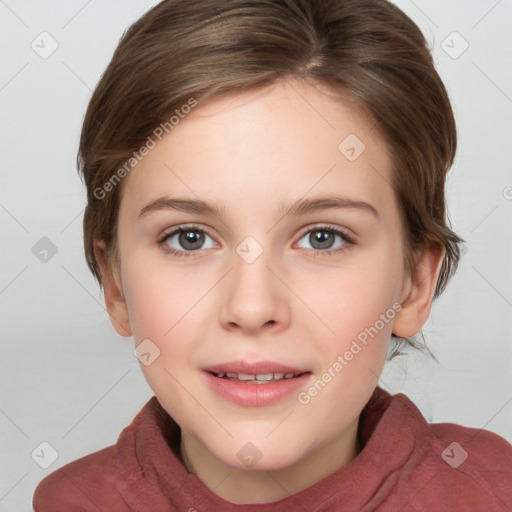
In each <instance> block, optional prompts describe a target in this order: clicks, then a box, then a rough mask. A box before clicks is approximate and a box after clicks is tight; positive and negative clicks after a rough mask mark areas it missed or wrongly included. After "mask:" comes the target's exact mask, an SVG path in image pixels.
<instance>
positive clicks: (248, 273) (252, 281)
mask: <svg viewBox="0 0 512 512" xmlns="http://www.w3.org/2000/svg"><path fill="white" fill-rule="evenodd" d="M276 273H277V272H276V269H275V268H273V266H272V263H271V262H270V261H269V259H268V258H267V255H266V253H265V251H264V252H263V254H262V255H261V256H260V257H259V258H258V259H256V261H253V262H251V263H248V262H247V261H245V260H244V259H243V258H242V257H240V256H239V255H238V254H237V253H236V252H235V253H234V254H233V268H232V270H231V272H229V274H228V276H226V279H225V280H224V286H223V288H222V290H221V293H222V298H221V307H220V310H219V320H220V323H221V325H222V326H223V327H224V328H225V329H228V330H230V331H236V330H238V331H240V332H243V333H245V334H247V335H255V334H258V333H259V332H260V331H262V332H272V333H277V332H280V331H282V330H284V329H286V328H287V327H288V324H289V321H290V309H289V303H288V299H289V297H288V299H287V290H286V287H285V286H283V284H282V282H281V281H280V280H279V279H278V278H277V277H276Z"/></svg>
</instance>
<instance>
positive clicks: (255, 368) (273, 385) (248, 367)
mask: <svg viewBox="0 0 512 512" xmlns="http://www.w3.org/2000/svg"><path fill="white" fill-rule="evenodd" d="M203 374H204V375H205V376H206V380H207V382H208V385H209V386H210V389H211V390H212V391H213V392H214V393H215V394H216V395H217V396H219V397H221V398H223V399H224V400H228V401H229V402H231V403H234V404H236V405H239V406H244V407H263V406H268V405H272V404H276V403H278V402H281V401H283V400H285V399H286V398H288V397H290V396H292V395H293V393H294V391H295V392H297V391H298V390H299V389H300V388H301V387H303V386H305V385H306V384H307V383H308V381H309V378H310V376H311V375H312V373H311V371H309V370H306V369H303V368H296V367H293V366H286V365H283V364H280V363H275V362H269V361H262V362H258V363H248V362H245V361H233V362H229V363H222V364H219V365H215V366H210V367H207V368H203Z"/></svg>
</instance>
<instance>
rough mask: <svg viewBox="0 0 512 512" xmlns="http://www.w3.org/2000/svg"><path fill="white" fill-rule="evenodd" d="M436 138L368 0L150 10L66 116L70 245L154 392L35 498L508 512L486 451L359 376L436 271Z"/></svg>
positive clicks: (402, 330)
mask: <svg viewBox="0 0 512 512" xmlns="http://www.w3.org/2000/svg"><path fill="white" fill-rule="evenodd" d="M455 148H456V133H455V123H454V119H453V114H452V110H451V107H450V103H449V100H448V97H447V93H446V90H445V88H444V86H443V84H442V82H441V80H440V78H439V76H438V74H437V72H436V71H435V69H434V67H433V64H432V59H431V56H430V53H429V51H428V49H427V47H426V43H425V40H424V37H423V36H422V34H421V32H420V30H419V29H418V28H417V27H416V26H415V25H414V23H413V22H412V21H411V20H410V19H409V18H408V17H407V16H405V15H404V14H403V13H402V12H401V11H400V10H399V9H398V8H396V7H395V6H393V5H392V4H390V3H388V2H387V1H385V0H274V1H270V0H259V1H258V2H249V1H247V0H222V1H219V0H215V1H214V0H197V1H194V2H190V1H186V0H165V1H163V2H162V3H160V4H159V5H157V6H156V7H155V8H153V9H152V10H151V11H149V12H148V13H147V14H145V15H144V16H143V17H142V18H141V19H140V20H139V21H138V22H137V23H135V24H134V25H133V26H132V27H130V29H129V30H128V31H127V33H126V34H125V35H124V37H123V38H122V40H121V42H120V44H119V46H118V48H117V50H116V52H115V54H114V56H113V59H112V61H111V63H110V65H109V66H108V68H107V70H106V72H105V73H104V75H103V77H102V79H101V81H100V83H99V84H98V86H97V88H96V90H95V92H94V94H93V97H92V99H91V101H90V104H89V107H88V110H87V114H86V117H85V120H84V126H83V131H82V137H81V143H80V159H79V163H80V171H81V173H82V174H83V177H84V180H85V183H86V186H87V193H88V205H87V209H86V211H85V217H84V237H85V251H86V256H87V261H88V264H89V266H90V268H91V271H92V272H93V274H94V275H95V277H96V278H97V279H98V281H99V283H100V285H102V286H103V288H104V293H105V301H106V305H107V309H108V311H109V314H110V318H111V321H112V324H113V326H114V328H115V329H116V331H117V332H118V333H119V334H121V335H123V336H133V337H134V340H135V346H136V348H135V354H136V356H137V357H138V358H139V361H140V363H141V368H142V370H143V372H144V375H145V377H146V379H147V381H148V383H149V385H150V386H151V388H152V390H153V391H154V394H155V396H154V397H153V398H151V400H149V402H148V403H147V404H146V405H145V406H144V408H143V409H142V410H141V411H140V412H139V414H138V415H137V416H136V418H135V419H134V420H133V422H132V424H131V425H130V426H128V427H127V428H126V429H125V430H124V431H123V432H122V433H121V435H120V437H119V439H118V442H117V444H116V445H114V446H111V447H108V448H105V449H103V450H101V451H99V452H96V453H93V454H91V455H88V456H86V457H83V458H81V459H79V460H77V461H75V462H72V463H70V464H67V465H66V466H64V467H62V468H60V469H59V470H57V471H55V472H54V473H52V474H51V475H49V476H48V477H46V478H45V479H44V480H43V481H42V482H41V483H40V484H39V486H38V487H37V489H36V491H35V494H34V500H33V503H34V508H35V510H36V512H47V511H55V510H59V511H63V512H64V511H97V510H102V511H105V512H106V511H114V510H115V511H116V512H121V511H123V512H124V511H126V512H128V511H141V512H150V511H159V512H161V511H178V510H179V511H189V512H193V511H197V512H202V511H208V512H211V511H216V510H219V511H221V510H222V511H233V512H235V511H247V512H250V511H253V512H256V511H266V510H268V511H291V510H293V511H297V510H305V511H341V510H343V511H355V510H364V511H374V510H375V511H397V510H415V511H420V510H425V511H427V510H428V511H432V510H451V511H455V510H486V511H505V510H510V508H511V507H512V489H511V488H512V485H511V483H512V446H511V445H510V444H509V443H508V442H507V441H506V440H505V439H502V438H501V437H499V436H498V435H496V434H494V433H492V432H489V431H485V430H477V429H471V428H465V427H462V426H458V425H454V424H428V423H427V422H426V421H425V419H424V418H423V417H422V415H421V413H420V412H419V410H418V409H417V407H416V406H415V405H414V404H413V403H412V402H411V401H410V400H409V399H408V398H407V397H406V396H405V395H403V394H397V395H394V396H392V395H390V394H389V393H388V392H386V391H385V390H383V389H382V388H380V387H378V386H377V383H378V380H379V376H380V374H381V372H382V369H383V367H384V364H385V362H386V356H387V354H388V351H389V349H390V348H391V349H393V348H397V347H399V344H400V343H409V344H412V345H413V346H414V342H413V341H412V340H410V339H409V338H411V337H412V336H414V335H415V334H417V333H418V332H419V331H420V329H421V328H422V326H423V325H424V323H425V322H426V320H427V318H428V316H429V313H430V308H431V303H432V300H433V299H434V298H435V297H437V296H438V295H439V294H440V293H441V292H442V291H443V289H444V287H445V286H446V283H447V281H448V279H449V277H450V276H451V275H452V273H453V272H454V270H455V268H456V266H457V262H458V259H459V248H458V243H459V242H460V241H461V240H460V239H459V238H458V237H457V235H455V233H453V232H452V231H451V230H450V228H449V227H448V225H447V223H446V215H445V199H444V184H445V176H446V172H447V171H448V169H449V168H450V166H451V164H452V162H453V158H454V154H455ZM390 343H391V345H390Z"/></svg>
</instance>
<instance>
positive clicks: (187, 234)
mask: <svg viewBox="0 0 512 512" xmlns="http://www.w3.org/2000/svg"><path fill="white" fill-rule="evenodd" d="M179 238H180V244H181V246H182V247H183V248H184V249H190V250H192V251H193V250H196V249H200V248H201V245H202V244H203V241H204V234H203V233H199V232H198V231H182V232H181V233H180V237H179ZM194 244H197V246H196V245H194Z"/></svg>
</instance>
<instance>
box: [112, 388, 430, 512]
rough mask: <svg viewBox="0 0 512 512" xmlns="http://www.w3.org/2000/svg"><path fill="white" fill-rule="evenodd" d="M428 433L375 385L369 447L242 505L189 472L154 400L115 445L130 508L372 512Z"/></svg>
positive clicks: (365, 428) (174, 431)
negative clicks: (312, 477)
mask: <svg viewBox="0 0 512 512" xmlns="http://www.w3.org/2000/svg"><path fill="white" fill-rule="evenodd" d="M428 432H429V427H428V424H427V423H426V421H425V419H424V418H423V416H422V414H421V412H420V411H419V410H418V409H417V407H416V406H415V405H414V404H413V403H412V402H411V401H410V400H409V398H408V397H407V396H405V395H403V394H401V393H399V394H397V395H394V396H392V395H390V394H389V393H387V392H386V391H384V390H383V389H382V388H379V387H376V388H375V390H374V392H373V394H372V396H371V397H370V399H369V400H368V402H367V403H366V405H365V407H364V408H363V410H362V412H361V414H360V417H359V426H358V436H359V439H360V442H361V445H362V446H363V448H362V450H361V452H360V453H359V454H358V455H357V456H356V457H355V458H354V459H353V460H351V461H350V462H349V463H348V464H346V465H345V466H343V467H342V468H340V469H338V470H337V471H335V472H334V473H332V474H331V475H329V476H327V477H326V478H324V479H323V480H321V481H319V482H317V483H315V484H313V485H311V486H310V487H308V488H306V489H304V490H302V491H300V492H298V493H296V494H294V495H292V496H289V497H286V498H283V499H281V500H279V501H275V502H272V503H265V504H250V505H236V504H233V503H230V502H228V501H226V500H224V499H222V498H220V497H219V496H217V495H216V494H215V493H213V492H212V491H211V490H209V489H208V488H207V487H206V485H204V484H203V482H202V481H201V480H199V478H198V477H196V476H195V475H194V474H192V473H189V472H188V470H187V468H186V467H185V465H184V464H183V462H182V461H181V458H180V455H179V446H180V436H181V432H180V428H179V426H178V425H177V424H176V423H175V421H174V420H173V419H172V418H171V417H170V416H169V414H167V412H166V411H165V410H164V409H163V408H162V406H161V405H160V403H159V402H158V400H157V398H156V397H155V396H153V397H152V398H151V399H150V400H149V401H148V402H147V403H146V405H145V406H144V407H143V408H142V410H141V411H140V412H139V413H138V415H137V416H136V417H135V419H134V420H133V422H132V424H131V425H130V426H129V427H127V428H126V429H125V430H123V432H122V433H121V435H120V437H119V440H118V443H117V448H118V453H119V455H120V463H121V466H122V468H123V473H124V478H123V481H124V482H125V483H124V484H123V489H119V491H120V492H121V493H122V495H123V498H124V499H125V501H126V502H127V503H130V505H132V502H133V505H132V506H133V508H134V509H135V510H138V508H136V507H137V506H139V507H140V506H142V505H144V502H145V500H148V501H147V502H148V503H151V504H153V503H155V504H156V503H158V505H155V507H156V508H151V510H155V511H156V510H158V507H166V508H167V509H169V507H172V508H171V509H176V510H193V509H196V510H198V511H200V510H208V511H214V510H222V511H223V512H270V511H272V512H286V511H290V510H298V511H301V510H325V511H328V510H339V506H338V507H336V505H335V504H336V503H342V504H343V507H344V508H345V507H346V509H347V510H352V509H354V510H355V509H359V510H363V509H364V510H371V509H372V508H373V507H370V508H367V507H369V504H370V502H372V498H373V501H375V500H376V499H378V501H379V502H380V501H382V500H383V499H384V498H385V496H386V495H387V494H388V493H389V492H390V489H391V486H392V485H393V484H394V478H396V476H397V474H398V471H397V470H398V469H399V468H401V467H402V466H404V465H405V463H406V462H407V460H408V459H409V458H410V457H411V453H412V451H413V450H414V448H415V444H416V440H417V438H418V436H420V437H425V436H428ZM425 449H427V447H426V446H425ZM393 475H394V476H393ZM141 479H143V480H144V482H141ZM376 496H377V497H378V498H376ZM331 507H334V508H331ZM146 510H149V509H146ZM160 510H162V509H161V508H160Z"/></svg>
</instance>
